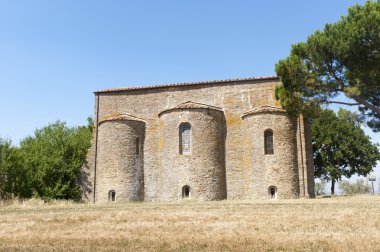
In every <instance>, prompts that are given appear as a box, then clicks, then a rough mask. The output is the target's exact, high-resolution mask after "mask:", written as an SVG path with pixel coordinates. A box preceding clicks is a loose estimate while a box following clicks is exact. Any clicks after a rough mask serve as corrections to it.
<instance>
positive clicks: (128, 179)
mask: <svg viewBox="0 0 380 252" xmlns="http://www.w3.org/2000/svg"><path fill="white" fill-rule="evenodd" d="M144 131H145V124H144V123H143V122H139V121H130V120H110V121H105V122H102V123H101V124H100V125H99V129H98V161H97V171H96V192H95V195H96V202H99V203H102V202H108V201H109V192H110V191H111V190H114V191H115V192H116V201H118V202H123V201H124V202H126V201H138V200H143V199H144V173H143V164H144V163H143V162H144V157H143V151H142V150H143V143H144ZM136 141H139V144H138V145H139V150H137V148H136V147H137V143H136Z"/></svg>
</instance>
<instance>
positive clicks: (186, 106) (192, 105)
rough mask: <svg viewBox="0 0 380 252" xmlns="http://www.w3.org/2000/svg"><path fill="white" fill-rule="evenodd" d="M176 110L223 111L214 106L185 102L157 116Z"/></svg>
mask: <svg viewBox="0 0 380 252" xmlns="http://www.w3.org/2000/svg"><path fill="white" fill-rule="evenodd" d="M178 109H212V110H218V111H223V109H222V108H219V107H216V106H211V105H207V104H203V103H197V102H191V101H187V102H184V103H181V104H179V105H177V106H175V107H174V108H170V109H166V110H164V111H162V112H161V113H160V114H159V115H158V116H160V115H161V114H163V113H165V112H169V111H172V110H178Z"/></svg>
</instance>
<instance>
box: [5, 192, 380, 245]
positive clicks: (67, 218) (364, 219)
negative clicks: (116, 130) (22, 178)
mask: <svg viewBox="0 0 380 252" xmlns="http://www.w3.org/2000/svg"><path fill="white" fill-rule="evenodd" d="M0 250H1V251H19V250H23V251H63V250H65V251H380V196H369V195H367V196H356V197H336V198H323V199H299V200H268V201H220V202H206V203H204V202H202V203H200V202H193V201H182V202H176V203H129V204H107V205H93V204H87V205H86V204H75V203H68V202H55V203H51V204H44V203H42V202H40V201H36V200H34V201H33V200H32V201H27V202H24V203H13V204H8V205H5V204H3V205H1V206H0Z"/></svg>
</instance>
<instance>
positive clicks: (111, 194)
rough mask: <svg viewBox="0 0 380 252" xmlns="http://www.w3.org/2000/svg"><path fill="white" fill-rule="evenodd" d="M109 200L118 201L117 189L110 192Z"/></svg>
mask: <svg viewBox="0 0 380 252" xmlns="http://www.w3.org/2000/svg"><path fill="white" fill-rule="evenodd" d="M108 201H109V202H115V201H116V192H115V190H111V191H109V192H108Z"/></svg>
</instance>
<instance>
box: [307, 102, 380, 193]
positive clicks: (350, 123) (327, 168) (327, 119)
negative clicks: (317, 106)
mask: <svg viewBox="0 0 380 252" xmlns="http://www.w3.org/2000/svg"><path fill="white" fill-rule="evenodd" d="M312 134H313V141H312V142H313V154H314V174H315V177H317V178H321V179H322V180H324V181H331V193H332V194H334V186H335V182H336V181H340V180H341V179H342V177H347V178H350V177H351V176H352V175H354V174H357V175H363V176H365V175H368V174H369V173H370V172H371V171H372V169H373V168H374V167H375V166H376V162H377V161H378V160H380V152H379V150H378V146H377V145H376V144H373V143H372V142H371V140H370V138H369V137H368V136H367V135H365V133H364V131H363V130H362V129H361V126H360V121H359V119H358V117H357V115H355V114H354V113H352V112H350V111H347V110H343V109H341V110H339V112H338V115H336V114H335V112H334V111H332V110H323V111H321V112H320V114H319V117H317V118H315V119H313V125H312Z"/></svg>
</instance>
